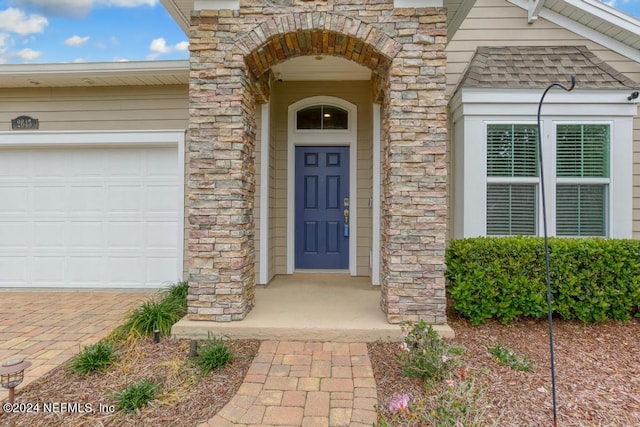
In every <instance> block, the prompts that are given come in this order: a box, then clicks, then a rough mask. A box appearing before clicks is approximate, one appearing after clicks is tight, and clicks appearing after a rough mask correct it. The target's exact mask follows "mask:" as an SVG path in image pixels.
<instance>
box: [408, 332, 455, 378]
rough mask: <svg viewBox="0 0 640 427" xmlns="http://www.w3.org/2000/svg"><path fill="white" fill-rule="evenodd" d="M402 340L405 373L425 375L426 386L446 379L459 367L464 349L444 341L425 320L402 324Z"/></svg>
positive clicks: (413, 375) (423, 376)
mask: <svg viewBox="0 0 640 427" xmlns="http://www.w3.org/2000/svg"><path fill="white" fill-rule="evenodd" d="M402 335H403V338H404V339H403V341H402V343H401V344H400V350H401V351H400V354H399V358H400V361H401V362H402V363H403V365H404V367H403V370H402V372H403V374H404V375H406V376H409V377H417V378H422V379H423V380H424V381H425V386H426V387H430V386H431V385H432V384H434V383H436V382H438V381H441V380H443V379H444V378H446V377H448V376H449V373H450V372H451V371H452V370H453V369H455V368H456V367H458V366H459V364H460V360H459V359H460V358H459V357H458V356H459V355H460V354H462V352H463V349H462V348H461V347H457V346H451V345H449V344H447V343H446V342H444V341H443V340H442V338H440V336H439V335H438V333H437V332H436V331H435V330H434V329H433V327H431V325H428V324H427V323H426V322H425V321H424V320H420V321H419V322H417V323H414V322H403V323H402Z"/></svg>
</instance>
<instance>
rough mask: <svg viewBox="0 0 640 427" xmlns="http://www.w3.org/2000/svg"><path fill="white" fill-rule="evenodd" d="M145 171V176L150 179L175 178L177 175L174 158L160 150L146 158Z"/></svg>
mask: <svg viewBox="0 0 640 427" xmlns="http://www.w3.org/2000/svg"><path fill="white" fill-rule="evenodd" d="M146 170H147V176H150V177H176V176H177V175H178V165H177V163H176V161H175V157H174V156H173V155H172V154H171V153H169V152H167V151H161V150H156V151H154V152H152V153H150V154H149V156H147V159H146Z"/></svg>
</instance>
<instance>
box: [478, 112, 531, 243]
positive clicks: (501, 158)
mask: <svg viewBox="0 0 640 427" xmlns="http://www.w3.org/2000/svg"><path fill="white" fill-rule="evenodd" d="M537 189H538V146H537V126H536V125H531V124H490V125H487V211H486V212H487V216H486V221H487V223H486V226H487V235H490V236H506V235H535V234H536V229H537V227H536V217H537V213H536V212H537V194H538V190H537Z"/></svg>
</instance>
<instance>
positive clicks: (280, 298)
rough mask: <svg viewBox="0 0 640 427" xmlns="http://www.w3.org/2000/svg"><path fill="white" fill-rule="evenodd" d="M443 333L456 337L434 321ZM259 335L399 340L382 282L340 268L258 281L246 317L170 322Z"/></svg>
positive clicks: (185, 331) (201, 330) (178, 332)
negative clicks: (382, 293)
mask: <svg viewBox="0 0 640 427" xmlns="http://www.w3.org/2000/svg"><path fill="white" fill-rule="evenodd" d="M434 329H435V330H436V331H437V332H438V333H439V334H440V335H441V336H443V337H453V335H454V333H453V330H452V329H451V327H449V325H446V324H445V325H435V326H434ZM209 332H210V333H211V334H212V335H214V336H220V335H228V336H229V337H231V338H258V339H263V340H286V341H323V342H326V341H334V342H371V341H377V340H383V341H399V340H400V339H401V336H400V334H401V330H400V326H399V325H392V324H390V323H388V322H387V319H386V317H385V315H384V313H383V312H382V310H381V308H380V287H379V286H372V285H371V284H370V279H369V278H368V277H351V276H348V275H346V274H339V273H335V274H333V273H296V274H293V275H280V276H276V277H275V278H274V279H273V280H272V281H271V282H270V283H269V285H267V286H256V303H255V307H254V308H253V309H252V310H251V311H250V312H249V314H248V315H247V317H246V318H245V319H244V320H242V321H235V322H209V321H193V320H187V319H186V318H184V319H182V320H180V321H179V322H178V323H176V324H175V325H174V326H173V328H172V331H171V333H172V335H173V336H174V337H177V338H206V337H207V334H208V333H209Z"/></svg>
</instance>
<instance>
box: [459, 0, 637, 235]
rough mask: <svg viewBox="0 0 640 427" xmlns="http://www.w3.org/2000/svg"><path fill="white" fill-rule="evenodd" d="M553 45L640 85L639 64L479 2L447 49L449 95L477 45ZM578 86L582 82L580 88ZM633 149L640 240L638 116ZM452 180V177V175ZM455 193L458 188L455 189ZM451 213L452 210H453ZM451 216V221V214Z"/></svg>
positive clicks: (500, 2)
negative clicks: (582, 51)
mask: <svg viewBox="0 0 640 427" xmlns="http://www.w3.org/2000/svg"><path fill="white" fill-rule="evenodd" d="M552 45H553V46H559V45H564V46H576V45H582V46H586V47H587V48H589V49H590V50H591V51H592V52H593V53H594V54H595V55H597V56H598V57H599V58H600V59H602V60H604V61H606V62H607V63H608V64H609V65H611V66H612V67H614V68H615V69H616V70H618V71H620V72H622V73H625V74H626V75H627V76H628V77H630V78H631V79H633V80H634V81H636V82H640V64H638V63H636V62H634V61H631V60H630V59H628V58H626V57H624V56H622V55H620V54H618V53H616V52H613V51H611V50H609V49H607V48H606V47H604V46H601V45H599V44H597V43H594V42H592V41H590V40H587V39H585V38H584V37H582V36H580V35H577V34H576V33H573V32H571V31H569V30H567V29H565V28H563V27H560V26H558V25H556V24H554V23H551V22H549V21H546V20H545V19H543V18H539V19H538V20H537V21H535V22H534V23H533V24H528V23H527V12H526V10H524V9H521V8H519V7H517V6H515V5H513V4H511V3H509V2H507V1H506V0H477V1H476V4H475V6H474V7H473V8H472V9H471V11H470V12H469V15H468V16H467V19H466V20H465V21H464V22H463V23H462V25H461V26H460V28H459V29H458V31H457V32H456V33H455V35H454V36H453V37H452V38H451V40H450V41H449V45H448V46H447V95H448V96H451V95H452V94H453V92H454V91H455V89H456V87H457V85H458V83H459V81H460V79H461V77H462V75H463V74H464V71H465V70H466V68H467V65H468V63H469V61H470V60H471V58H472V57H473V54H474V53H475V50H476V48H477V47H478V46H552ZM579 84H580V82H578V87H579ZM451 141H453V139H451ZM633 146H634V154H633V159H634V168H633V174H634V177H633V184H634V188H633V197H634V203H633V237H634V238H636V239H640V118H638V117H636V119H635V121H634V145H633ZM450 177H451V178H452V177H453V175H450ZM452 187H453V186H452ZM452 191H455V189H453V188H452ZM450 196H451V195H450ZM450 200H452V199H450ZM450 212H453V211H452V210H450ZM450 217H451V218H452V215H450Z"/></svg>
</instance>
